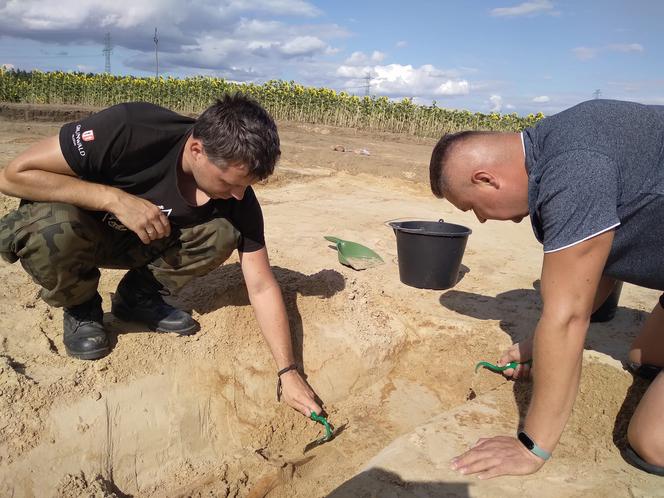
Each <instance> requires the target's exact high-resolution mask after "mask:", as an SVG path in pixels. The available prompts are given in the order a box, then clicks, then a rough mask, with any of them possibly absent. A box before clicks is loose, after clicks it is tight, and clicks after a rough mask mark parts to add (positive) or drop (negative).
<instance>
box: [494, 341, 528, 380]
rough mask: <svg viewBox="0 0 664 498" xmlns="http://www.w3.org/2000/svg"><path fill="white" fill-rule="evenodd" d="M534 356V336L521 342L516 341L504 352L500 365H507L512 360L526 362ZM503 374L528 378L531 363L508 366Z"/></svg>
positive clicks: (514, 377) (516, 377)
mask: <svg viewBox="0 0 664 498" xmlns="http://www.w3.org/2000/svg"><path fill="white" fill-rule="evenodd" d="M532 357H533V338H532V337H529V338H528V339H524V340H523V341H521V342H515V343H514V344H512V346H510V348H509V349H508V350H507V351H505V352H504V353H503V355H502V356H501V357H500V360H498V365H500V366H503V365H507V364H508V363H510V362H512V361H518V362H519V363H521V362H526V361H528V360H530V359H532ZM503 375H504V376H505V377H508V378H510V377H511V378H512V379H526V378H528V376H529V375H530V365H519V366H518V367H516V368H508V369H507V370H505V371H504V372H503Z"/></svg>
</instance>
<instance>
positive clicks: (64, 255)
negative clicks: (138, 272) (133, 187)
mask: <svg viewBox="0 0 664 498" xmlns="http://www.w3.org/2000/svg"><path fill="white" fill-rule="evenodd" d="M239 235H240V234H239V232H238V231H237V230H236V229H235V228H234V227H233V225H231V223H230V222H229V221H228V220H226V219H224V218H214V219H212V220H210V221H207V222H205V223H201V224H200V225H196V226H194V227H191V228H181V229H176V228H174V227H172V229H171V235H170V236H169V237H167V238H163V239H159V240H155V241H153V242H152V243H150V244H148V245H146V244H143V243H142V242H141V240H140V239H139V238H138V236H137V235H136V234H134V233H133V232H131V231H129V230H126V231H120V230H115V229H113V228H111V227H109V226H108V225H106V224H105V223H104V222H102V221H101V220H100V219H99V218H97V217H96V216H95V214H94V213H91V212H89V211H85V210H83V209H80V208H78V207H76V206H72V205H70V204H61V203H49V202H26V201H23V202H22V203H21V206H20V207H19V208H18V209H17V210H16V211H13V212H11V213H9V214H8V215H7V216H5V217H4V218H2V219H0V256H2V258H3V259H4V260H6V261H8V262H10V263H14V262H16V261H18V260H20V261H21V264H22V265H23V268H25V270H26V271H27V272H28V274H29V275H30V276H31V277H32V279H33V280H34V281H35V282H36V283H37V284H39V285H41V287H42V290H41V297H42V299H44V301H46V302H47V303H48V304H50V305H51V306H75V305H77V304H81V303H83V302H85V301H87V300H88V299H90V298H92V297H93V296H94V295H95V293H96V292H97V286H98V284H99V276H100V272H99V268H120V269H131V268H145V269H147V270H148V271H149V272H150V273H151V274H152V275H153V276H154V278H155V279H156V280H157V281H158V283H159V284H161V285H162V286H163V288H164V289H165V290H166V291H167V292H169V293H174V292H177V291H178V290H179V289H181V288H182V287H183V286H184V284H186V283H187V282H188V281H189V280H191V279H192V278H194V277H196V276H203V275H205V274H207V273H209V272H210V271H211V270H213V269H215V268H217V267H218V266H219V265H220V264H222V263H223V262H224V261H225V260H226V259H228V257H229V256H230V255H231V254H232V252H233V250H234V249H236V248H237V245H238V241H239Z"/></svg>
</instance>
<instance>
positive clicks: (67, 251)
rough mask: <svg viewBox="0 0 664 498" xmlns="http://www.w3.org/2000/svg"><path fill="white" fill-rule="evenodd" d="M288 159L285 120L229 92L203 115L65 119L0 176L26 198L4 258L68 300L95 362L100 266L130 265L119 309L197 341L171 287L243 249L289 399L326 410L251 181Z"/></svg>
mask: <svg viewBox="0 0 664 498" xmlns="http://www.w3.org/2000/svg"><path fill="white" fill-rule="evenodd" d="M279 156H280V150H279V135H278V133H277V127H276V125H275V123H274V121H273V120H272V118H271V117H270V115H269V114H268V113H267V112H266V111H265V110H264V109H263V108H262V107H261V106H260V105H258V104H257V103H256V102H254V101H252V100H250V99H248V98H246V97H243V96H241V95H234V96H225V97H224V98H223V99H222V100H219V101H217V103H216V104H214V105H212V106H211V107H209V108H208V109H207V110H206V111H205V112H204V113H203V114H202V115H201V116H200V117H199V118H198V119H197V120H194V119H192V118H188V117H185V116H181V115H179V114H176V113H173V112H171V111H169V110H167V109H164V108H161V107H158V106H155V105H152V104H147V103H128V104H120V105H116V106H113V107H110V108H108V109H105V110H103V111H101V112H99V113H97V114H94V115H92V116H90V117H88V118H86V119H83V120H81V121H79V122H74V123H69V124H66V125H64V126H63V127H62V129H61V130H60V134H59V136H55V137H51V138H47V139H45V140H43V141H42V142H40V143H38V144H36V145H34V146H32V147H31V148H29V149H28V150H27V151H25V152H24V153H22V154H21V155H20V156H18V157H17V158H16V159H14V160H13V161H12V162H11V163H10V164H9V166H7V168H5V170H3V171H1V172H0V191H2V193H4V194H7V195H11V196H15V197H20V198H21V199H22V201H21V204H20V207H19V208H18V209H17V210H16V211H14V212H12V213H10V214H8V215H7V216H5V217H4V218H3V219H2V220H0V255H2V257H3V258H4V259H5V260H7V261H10V262H15V261H17V260H20V261H21V264H22V265H23V267H24V268H25V269H26V271H27V272H28V273H29V274H30V276H31V277H32V278H33V279H34V281H35V282H36V283H38V284H39V285H41V286H42V290H41V296H42V298H43V299H44V301H46V302H47V303H48V304H50V305H52V306H62V307H63V308H64V334H63V335H64V344H65V349H66V351H67V353H68V354H69V355H70V356H73V357H76V358H81V359H90V360H92V359H97V358H101V357H102V356H104V355H106V354H107V353H108V352H109V349H110V348H109V342H108V338H107V335H106V331H105V330H104V326H103V323H102V308H101V297H100V296H99V294H98V292H97V286H98V283H99V276H100V272H99V268H125V269H129V271H128V272H127V273H126V274H125V276H124V277H123V278H122V280H121V281H120V284H119V285H118V288H117V291H116V293H115V294H114V297H113V304H112V312H113V314H114V315H116V316H117V317H118V318H120V319H122V320H127V321H136V322H140V323H143V324H145V325H146V326H148V327H149V328H151V329H153V330H156V331H159V332H173V333H178V334H182V335H188V334H193V333H195V332H196V331H197V330H198V328H199V325H198V323H197V322H196V321H195V320H194V319H193V318H192V317H191V315H190V314H189V313H186V312H184V311H182V310H179V309H177V308H174V307H172V306H170V305H169V304H167V303H166V302H165V301H164V300H163V299H162V295H164V294H169V293H173V292H176V291H178V290H179V289H180V288H182V286H184V284H185V283H187V282H188V281H189V280H191V279H192V278H193V277H196V276H202V275H205V274H207V273H209V272H210V271H211V270H213V269H215V268H217V267H218V266H219V265H220V264H221V263H223V262H224V261H225V260H226V259H227V258H228V257H229V256H230V254H231V253H232V252H233V251H234V250H235V249H238V251H239V255H240V264H241V267H242V273H243V275H244V279H245V282H246V285H247V290H248V294H249V299H250V301H251V304H252V306H253V307H254V310H255V313H256V317H257V319H258V323H259V326H260V328H261V330H262V332H263V335H264V337H265V340H266V342H267V343H268V345H269V347H270V349H271V351H272V354H273V356H274V359H275V361H276V363H277V367H278V369H279V371H280V377H281V382H282V385H283V395H284V399H285V400H286V402H287V403H288V404H289V405H290V406H292V407H293V408H295V409H296V410H298V411H300V412H302V413H303V414H304V415H306V416H308V415H310V413H311V412H312V411H315V412H316V413H319V412H320V411H321V409H320V407H319V406H318V404H317V403H316V402H315V400H314V398H315V394H314V392H313V391H312V390H311V388H310V387H309V386H308V385H307V383H306V382H305V381H304V380H303V378H302V377H301V376H300V374H299V372H298V371H297V368H295V363H294V357H293V350H292V345H291V336H290V330H289V326H288V317H287V315H286V308H285V306H284V301H283V298H282V295H281V291H280V289H279V286H278V284H277V281H276V280H275V278H274V275H273V274H272V270H271V268H270V264H269V261H268V255H267V250H266V248H265V239H264V236H263V215H262V212H261V208H260V205H259V203H258V200H257V199H256V196H255V194H254V192H253V190H252V188H251V185H252V184H253V183H255V182H257V181H259V180H262V179H265V178H267V177H268V176H269V175H271V174H272V173H273V172H274V167H275V164H276V162H277V160H278V159H279ZM282 371H284V372H283V373H282Z"/></svg>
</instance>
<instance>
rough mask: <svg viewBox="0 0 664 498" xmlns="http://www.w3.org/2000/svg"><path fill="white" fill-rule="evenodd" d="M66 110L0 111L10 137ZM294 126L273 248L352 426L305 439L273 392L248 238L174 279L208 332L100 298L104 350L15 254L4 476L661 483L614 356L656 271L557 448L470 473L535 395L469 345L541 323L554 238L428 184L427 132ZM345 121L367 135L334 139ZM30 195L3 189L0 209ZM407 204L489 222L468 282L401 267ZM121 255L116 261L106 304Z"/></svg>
mask: <svg viewBox="0 0 664 498" xmlns="http://www.w3.org/2000/svg"><path fill="white" fill-rule="evenodd" d="M56 131H57V125H56V124H52V123H51V124H49V123H25V122H18V123H17V122H2V121H0V144H2V150H3V152H5V154H3V158H7V157H11V156H13V155H14V154H16V153H17V152H18V151H19V150H21V149H22V148H24V147H25V146H26V145H27V143H28V142H30V141H34V140H37V139H38V138H40V137H41V136H47V135H49V134H52V133H54V132H56ZM281 134H282V140H283V142H284V146H283V149H284V161H283V164H282V169H281V170H280V171H279V172H278V173H277V175H276V176H275V178H274V179H272V180H271V181H270V182H268V183H267V184H266V185H263V186H259V187H258V188H257V194H258V196H259V198H260V200H261V203H262V205H263V210H264V214H265V218H266V230H267V232H266V236H267V241H268V248H269V250H270V254H271V263H272V265H273V267H274V271H275V275H276V277H277V279H278V280H279V282H280V284H281V286H282V289H283V292H284V296H285V299H286V303H287V307H288V313H289V318H290V324H291V328H292V330H293V334H294V337H295V346H296V351H297V354H298V355H299V356H300V358H301V359H302V361H303V364H304V366H305V369H306V372H307V374H308V376H309V381H310V382H311V384H312V385H313V386H314V388H315V389H316V391H317V392H318V394H319V395H320V396H321V398H322V399H323V400H324V401H325V404H326V407H327V409H328V412H329V413H330V419H331V421H332V422H333V423H335V424H336V425H337V426H343V427H344V431H343V432H342V433H341V434H340V435H339V436H338V438H337V439H335V440H334V441H333V442H330V443H327V444H325V445H322V446H319V447H317V448H315V449H313V450H311V451H309V452H307V453H306V454H305V453H303V450H304V448H305V446H306V445H307V443H309V442H310V441H312V440H313V439H315V438H317V437H320V435H321V430H320V426H318V425H314V424H313V422H311V421H309V420H307V419H305V418H304V417H302V416H300V415H299V414H297V413H295V412H294V411H293V410H291V409H290V408H288V407H287V406H285V405H283V404H277V403H276V402H275V399H274V396H275V370H274V368H275V367H274V365H273V363H272V360H271V358H270V354H269V351H268V350H267V347H266V346H265V345H264V343H263V341H262V339H261V337H260V332H259V331H258V328H257V325H256V321H255V319H254V316H253V312H252V310H251V307H250V305H249V302H248V299H247V295H246V291H245V289H244V284H243V280H242V275H241V272H240V269H239V265H238V263H237V260H236V259H233V260H231V261H229V262H228V264H226V265H224V266H222V267H220V268H219V269H217V270H215V271H214V272H212V273H210V274H209V275H208V276H206V277H205V278H202V279H199V280H198V281H196V282H195V283H192V284H191V285H189V286H188V287H187V288H186V289H185V290H184V291H183V292H182V293H181V295H179V296H177V297H176V301H177V302H178V303H179V304H180V305H182V306H184V307H186V308H189V309H191V310H192V311H193V313H194V316H195V317H196V318H197V319H198V320H199V321H200V322H201V325H202V330H201V332H199V333H198V334H196V335H194V336H192V337H175V336H171V335H161V334H155V333H150V332H148V331H146V330H143V329H141V328H138V327H137V326H136V325H135V324H126V323H123V322H120V321H118V320H116V319H115V318H114V317H113V316H112V315H110V314H109V313H107V314H106V315H105V317H104V320H105V323H106V325H107V326H108V328H109V330H110V331H111V332H112V341H113V343H114V349H113V352H112V354H111V355H110V356H108V357H106V358H104V359H102V360H99V361H96V362H82V361H76V360H73V359H70V358H68V357H67V356H66V355H65V353H64V348H63V346H62V340H61V320H62V312H61V310H59V309H53V308H50V307H48V306H47V305H45V304H44V303H43V302H42V301H41V300H39V299H38V297H37V291H38V289H37V287H36V286H35V285H34V284H33V283H32V282H31V281H30V279H29V277H28V276H27V275H26V274H25V273H24V272H23V270H22V269H21V267H20V265H11V266H4V267H2V268H0V278H1V279H2V282H3V284H4V285H2V286H1V287H0V335H1V337H0V405H1V406H0V495H1V496H39V497H41V496H58V497H65V496H66V497H69V496H94V497H97V496H99V497H102V496H105V497H110V496H118V497H120V496H141V497H144V496H145V497H158V496H164V497H166V496H168V497H173V496H183V497H184V496H222V497H226V496H231V497H238V496H249V497H251V498H260V497H264V496H269V497H270V498H273V497H312V496H313V497H318V496H333V497H335V498H339V497H346V496H347V497H356V496H367V497H368V496H380V497H389V496H399V497H401V496H494V495H497V494H499V495H501V496H516V495H517V493H518V494H519V495H520V496H524V495H525V496H529V495H532V494H534V493H535V492H536V493H537V494H541V495H542V496H591V495H594V496H608V495H615V494H616V492H615V491H616V490H617V494H620V495H628V494H629V493H631V495H632V496H654V495H657V494H658V493H660V494H661V488H662V487H661V479H658V478H654V477H652V476H647V475H645V474H643V473H640V472H638V471H636V470H634V469H633V468H631V467H630V466H628V465H627V464H626V463H624V462H623V460H622V459H621V457H620V452H619V448H621V447H622V446H623V444H624V432H625V423H626V420H627V419H628V416H629V413H630V410H631V409H633V405H634V403H635V401H637V400H638V395H639V393H640V392H642V390H643V388H644V386H643V385H639V384H636V385H632V379H631V377H630V376H629V375H627V374H626V373H625V372H624V371H622V369H621V367H620V363H619V361H618V360H620V359H622V358H623V357H624V354H625V351H626V348H627V345H628V344H629V341H630V340H631V337H633V334H634V333H635V331H636V330H637V329H638V326H639V324H640V323H641V321H642V320H643V316H644V311H645V310H648V309H650V308H652V306H653V305H654V303H655V302H656V296H657V294H656V293H654V292H652V291H646V290H643V289H638V288H635V287H631V286H625V289H624V290H623V297H622V299H621V307H620V308H619V310H618V313H617V316H616V318H615V319H614V321H612V322H611V323H609V324H601V325H600V324H597V325H593V326H592V327H591V331H590V334H589V338H588V348H589V350H591V351H589V352H588V353H587V357H586V361H585V369H584V374H583V380H582V387H581V394H580V397H579V400H578V402H577V404H576V407H575V412H574V414H573V417H572V420H571V422H570V424H569V425H568V428H567V430H566V432H565V435H564V436H563V439H562V442H561V445H560V446H559V448H558V449H557V451H556V457H555V458H554V459H553V460H552V461H551V463H549V464H547V466H546V467H545V468H544V469H543V471H542V472H541V473H539V474H537V475H536V476H531V477H529V478H526V479H515V478H508V479H498V480H494V481H492V482H490V483H482V485H481V486H480V485H477V484H475V481H476V480H472V479H468V478H461V477H460V476H458V475H455V474H453V473H451V472H450V471H449V470H448V469H447V464H446V462H447V460H449V458H450V457H451V456H453V455H455V454H457V453H459V452H460V451H463V449H464V448H465V447H466V446H467V445H468V444H470V443H472V442H473V441H474V440H475V439H477V438H478V437H480V436H483V435H490V434H494V433H497V432H504V433H512V432H513V431H514V429H515V427H516V424H517V421H518V418H519V415H520V414H522V413H523V410H524V409H525V406H526V403H527V397H528V389H529V386H528V384H527V383H517V384H514V383H511V382H507V381H505V380H503V379H502V377H500V376H498V375H492V374H490V373H488V372H482V373H480V374H477V375H475V374H474V373H473V367H474V364H475V362H476V361H477V360H479V359H490V360H493V359H495V358H496V357H497V355H498V353H499V352H500V351H501V349H503V348H504V347H506V346H507V345H509V344H510V343H511V342H512V340H518V339H520V338H521V337H523V336H524V335H525V334H527V333H529V332H530V331H531V330H532V328H533V326H534V324H535V323H536V320H537V317H538V313H539V298H538V294H537V291H536V287H537V278H538V275H539V265H540V263H541V248H540V247H539V246H538V245H537V243H536V242H535V241H534V238H533V237H532V234H531V231H530V228H529V226H527V224H525V223H524V224H521V225H514V224H511V223H488V224H486V225H483V226H481V227H480V225H479V224H478V223H476V221H475V220H473V219H472V217H471V216H469V215H466V214H463V213H458V212H455V211H454V210H453V209H452V208H451V207H450V206H449V205H448V204H447V203H445V202H442V201H438V200H436V199H433V198H432V197H431V195H430V194H429V192H428V190H427V187H426V184H424V183H422V181H423V180H424V179H425V178H426V171H425V170H426V164H427V163H428V154H429V152H430V147H431V144H430V143H428V142H426V143H421V144H418V143H415V142H412V143H408V141H407V140H406V139H404V138H403V137H400V138H399V140H401V142H402V143H399V142H398V141H395V140H393V137H386V136H374V135H369V134H361V133H353V132H350V131H347V130H331V129H320V128H316V127H304V126H299V125H292V124H284V125H282V127H281ZM26 137H27V138H26ZM339 143H343V144H345V145H347V149H359V148H367V149H369V150H370V151H371V155H370V156H361V155H356V154H348V153H345V152H343V153H342V152H338V151H334V150H332V147H333V146H334V145H335V144H339ZM366 173H369V174H366ZM409 178H410V179H413V180H414V181H410V180H409ZM418 181H419V183H418ZM15 205H16V201H15V200H13V199H8V198H0V214H4V213H6V212H8V211H9V210H10V209H12V208H13V207H14V206H15ZM400 217H407V218H411V219H417V218H419V219H438V218H440V217H443V218H445V219H446V220H449V221H453V222H458V223H461V224H464V225H467V226H469V227H471V228H472V229H473V230H474V233H473V235H472V236H471V238H470V240H469V242H468V246H467V249H466V255H465V258H464V268H463V272H462V275H461V276H462V278H461V281H460V282H459V283H458V284H457V286H456V287H455V288H454V289H453V290H450V291H447V292H440V291H427V290H418V289H414V288H410V287H406V286H404V285H402V284H401V283H400V282H399V278H398V268H397V259H396V247H395V241H394V235H393V233H392V231H391V230H390V229H388V228H386V227H385V226H384V225H383V222H384V221H386V220H390V219H394V218H400ZM323 235H334V236H338V237H341V238H346V239H349V240H354V241H357V242H360V243H363V244H365V245H368V246H369V247H372V248H373V249H375V250H376V251H377V252H378V253H380V254H381V255H382V256H383V258H384V259H385V261H386V264H385V265H383V266H379V267H376V268H372V269H369V270H366V271H362V272H355V271H353V270H350V269H348V268H346V267H343V266H341V265H339V263H338V262H337V258H336V253H335V251H334V250H333V249H331V248H330V247H329V244H328V243H327V242H326V241H325V240H323ZM121 276H122V272H120V271H114V270H113V271H112V270H105V271H103V273H102V280H101V284H100V293H101V295H102V297H103V299H104V309H105V310H108V308H109V303H110V297H111V294H112V293H113V292H114V290H115V286H116V285H117V282H118V281H119V279H120V278H121ZM471 483H472V484H471ZM542 483H545V486H542ZM544 488H545V491H546V492H544V491H543V489H544ZM547 493H548V494H547Z"/></svg>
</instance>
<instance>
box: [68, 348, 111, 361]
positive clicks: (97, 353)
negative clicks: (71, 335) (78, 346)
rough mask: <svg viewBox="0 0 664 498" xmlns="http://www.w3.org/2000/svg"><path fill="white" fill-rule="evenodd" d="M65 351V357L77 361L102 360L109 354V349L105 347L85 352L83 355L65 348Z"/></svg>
mask: <svg viewBox="0 0 664 498" xmlns="http://www.w3.org/2000/svg"><path fill="white" fill-rule="evenodd" d="M65 351H66V352H67V356H71V357H72V358H76V359H78V360H98V359H99V358H103V357H104V356H106V355H107V354H108V353H110V352H111V348H109V347H105V348H99V349H94V350H92V351H85V352H84V353H76V352H74V351H72V350H70V349H69V348H68V347H67V346H65Z"/></svg>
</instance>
